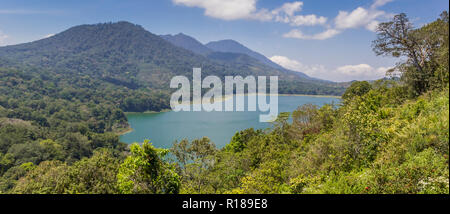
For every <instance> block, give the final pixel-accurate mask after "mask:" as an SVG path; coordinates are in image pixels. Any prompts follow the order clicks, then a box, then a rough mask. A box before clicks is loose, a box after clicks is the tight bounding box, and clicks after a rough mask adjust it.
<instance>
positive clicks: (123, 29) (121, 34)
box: [0, 21, 343, 95]
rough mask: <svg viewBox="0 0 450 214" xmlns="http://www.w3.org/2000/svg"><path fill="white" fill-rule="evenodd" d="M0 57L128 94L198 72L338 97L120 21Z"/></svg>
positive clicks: (335, 88) (332, 89) (0, 52)
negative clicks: (264, 79) (269, 80)
mask: <svg viewBox="0 0 450 214" xmlns="http://www.w3.org/2000/svg"><path fill="white" fill-rule="evenodd" d="M180 36H182V37H185V36H184V35H180ZM191 42H192V40H191ZM0 58H4V59H5V60H7V61H10V62H14V63H21V64H25V65H27V66H35V67H39V68H42V69H45V70H49V71H52V72H53V73H56V74H58V75H59V74H61V75H70V77H73V78H91V79H96V80H99V81H103V82H107V83H109V84H112V85H114V86H122V87H127V88H129V89H132V90H150V91H155V90H163V91H166V92H167V91H170V88H169V82H170V80H171V78H172V77H173V76H176V75H184V76H187V77H192V68H194V67H201V68H202V74H203V75H204V76H207V75H216V76H219V77H224V76H236V75H241V76H248V75H253V76H272V75H276V76H279V81H280V83H279V86H280V88H279V91H280V93H302V94H333V95H340V94H342V92H343V88H342V87H340V86H339V85H336V84H323V83H321V82H319V81H312V80H308V79H305V78H301V77H299V76H298V72H289V71H285V70H281V69H275V68H273V67H271V66H268V65H266V64H264V63H261V62H259V61H257V60H252V59H251V58H250V57H248V56H243V55H240V54H230V53H219V54H217V53H215V54H212V55H210V56H209V57H205V56H203V55H200V54H197V53H194V52H192V51H190V50H187V49H185V48H181V47H177V46H175V45H173V44H172V43H171V42H168V41H166V40H165V39H163V38H161V37H160V36H157V35H155V34H153V33H150V32H149V31H147V30H145V29H144V28H142V27H141V26H139V25H135V24H132V23H129V22H124V21H122V22H117V23H102V24H94V25H80V26H75V27H72V28H70V29H68V30H66V31H63V32H61V33H59V34H56V35H54V36H52V37H49V38H45V39H42V40H38V41H34V42H30V43H25V44H19V45H12V46H6V47H0ZM224 59H229V60H232V62H231V63H230V62H227V61H226V60H224Z"/></svg>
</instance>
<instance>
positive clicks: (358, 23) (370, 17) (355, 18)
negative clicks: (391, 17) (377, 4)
mask: <svg viewBox="0 0 450 214" xmlns="http://www.w3.org/2000/svg"><path fill="white" fill-rule="evenodd" d="M384 15H386V13H385V12H384V11H379V10H368V9H364V8H362V7H358V8H356V9H355V10H353V11H352V12H347V11H339V14H338V16H337V17H336V18H335V25H336V28H338V29H348V28H359V27H366V28H367V29H373V26H374V23H376V22H375V21H376V19H377V18H379V17H381V16H384ZM377 24H378V23H377Z"/></svg>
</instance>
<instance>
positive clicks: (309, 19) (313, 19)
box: [291, 14, 327, 26]
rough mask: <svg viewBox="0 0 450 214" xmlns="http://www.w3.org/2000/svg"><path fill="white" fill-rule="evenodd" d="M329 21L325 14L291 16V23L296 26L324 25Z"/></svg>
mask: <svg viewBox="0 0 450 214" xmlns="http://www.w3.org/2000/svg"><path fill="white" fill-rule="evenodd" d="M326 22H327V18H326V17H323V16H320V17H318V16H316V15H314V14H312V15H306V16H293V17H292V18H291V25H294V26H301V25H306V26H313V25H323V24H325V23H326Z"/></svg>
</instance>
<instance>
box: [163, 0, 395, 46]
mask: <svg viewBox="0 0 450 214" xmlns="http://www.w3.org/2000/svg"><path fill="white" fill-rule="evenodd" d="M172 1H173V2H174V3H175V4H177V5H184V6H187V7H198V8H203V9H204V11H205V12H204V13H205V15H206V16H210V17H213V18H218V19H223V20H238V19H247V20H259V21H273V22H280V23H285V24H289V25H291V26H296V27H299V26H317V25H322V26H324V28H325V30H324V31H323V32H320V33H316V34H313V35H305V34H303V33H302V31H301V30H299V29H293V30H291V31H290V32H288V33H285V34H284V35H283V37H285V38H296V39H307V40H311V39H313V40H324V39H329V38H332V37H334V36H336V35H338V34H339V33H341V32H342V31H344V30H346V29H350V28H366V29H367V30H370V31H375V30H376V29H377V26H378V24H379V23H380V21H381V19H383V18H387V17H390V16H392V15H391V14H387V13H386V12H384V11H381V10H378V9H377V8H378V7H381V6H383V5H385V4H387V3H389V2H392V1H393V0H374V2H373V3H372V5H371V6H370V7H369V8H363V7H357V8H356V9H354V10H353V11H339V13H338V15H337V16H336V17H335V18H334V22H332V23H327V22H328V18H327V17H324V16H318V15H316V14H305V15H304V14H298V13H300V12H301V11H302V9H303V6H304V3H303V2H302V1H294V2H288V3H284V4H283V5H281V6H280V7H277V8H275V9H273V10H269V9H266V8H260V9H258V8H257V7H256V3H257V1H258V0H227V1H225V0H172Z"/></svg>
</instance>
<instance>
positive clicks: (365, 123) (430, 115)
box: [0, 12, 449, 194]
mask: <svg viewBox="0 0 450 214" xmlns="http://www.w3.org/2000/svg"><path fill="white" fill-rule="evenodd" d="M448 27H449V19H448V13H447V12H443V13H442V14H441V16H440V17H439V18H438V19H437V20H436V21H434V22H432V23H429V24H427V25H424V26H422V27H420V28H414V27H413V26H412V25H411V23H410V22H409V20H408V18H407V17H406V15H405V14H399V15H396V16H395V17H394V18H393V20H392V21H390V22H386V23H381V24H380V25H379V27H378V30H377V36H378V37H377V39H376V40H375V41H374V42H373V44H372V46H373V49H374V51H375V53H377V54H378V55H388V56H394V57H399V60H401V61H399V63H398V64H397V66H396V67H395V68H394V69H392V70H391V71H390V72H389V75H393V76H395V77H399V78H392V79H383V80H378V81H375V82H366V81H361V82H353V83H352V85H351V86H350V87H349V88H348V89H347V90H346V91H345V93H344V94H343V96H342V102H341V103H340V104H338V105H325V106H323V107H320V108H319V107H317V106H314V105H304V106H300V107H299V108H298V109H297V110H296V111H294V112H292V113H281V114H280V115H279V117H278V119H277V120H276V121H275V122H274V123H273V127H272V128H270V129H267V130H254V129H247V130H243V131H241V132H238V133H236V134H235V136H234V137H233V138H232V139H231V140H230V143H229V144H228V145H226V146H225V147H224V148H221V149H217V148H216V147H215V145H214V143H213V142H211V141H210V140H209V139H208V138H203V139H198V140H193V141H187V140H182V141H180V142H175V143H174V146H173V148H171V149H161V148H155V147H153V146H152V144H151V141H146V142H142V143H139V144H133V145H131V146H127V145H126V144H124V143H121V142H119V138H118V135H117V134H116V133H115V132H114V131H117V130H120V129H121V128H124V127H126V117H125V116H124V114H123V111H122V110H121V108H120V106H118V105H120V103H119V104H118V103H115V101H116V99H115V98H117V97H121V96H124V95H127V94H128V93H130V92H129V91H128V89H126V88H125V89H123V88H121V89H120V90H113V89H118V88H111V87H110V86H109V85H107V84H96V83H95V82H93V81H94V80H92V81H90V80H89V79H86V80H85V81H79V82H75V83H74V82H70V81H69V80H65V77H64V76H63V75H46V73H45V72H34V73H33V72H25V71H23V70H21V66H16V67H14V68H2V69H0V71H1V72H0V92H1V93H0V192H1V193H33V194H41V193H50V194H53V193H68V194H73V193H93V194H100V193H103V194H132V193H135V194H147V193H150V194H151V193H156V194H160V193H293V194H300V193H306V194H307V193H339V194H340V193H357V194H364V193H386V194H391V193H409V194H417V193H439V194H449V67H448V60H449V55H448V54H449V46H448V42H449V38H448V34H449V28H448ZM2 64H6V62H2V61H0V65H2ZM26 69H32V68H26ZM69 82H70V84H71V85H70V86H71V87H74V86H76V85H77V84H79V85H83V88H85V89H84V92H85V93H80V91H77V90H76V88H66V89H65V90H60V89H64V85H65V84H69ZM55 83H58V84H55ZM82 92H83V91H82ZM87 92H92V93H87ZM94 92H97V93H98V94H97V95H96V93H94ZM103 95H107V96H103ZM141 95H142V96H145V95H146V94H145V93H144V92H143V93H142V94H141ZM135 96H138V95H135ZM152 96H154V97H152V100H162V99H163V98H162V97H163V96H164V94H157V95H156V94H153V95H152ZM159 96H161V99H159V98H158V97H159ZM161 103H162V102H161ZM289 117H292V122H289V121H288V118H289Z"/></svg>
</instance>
